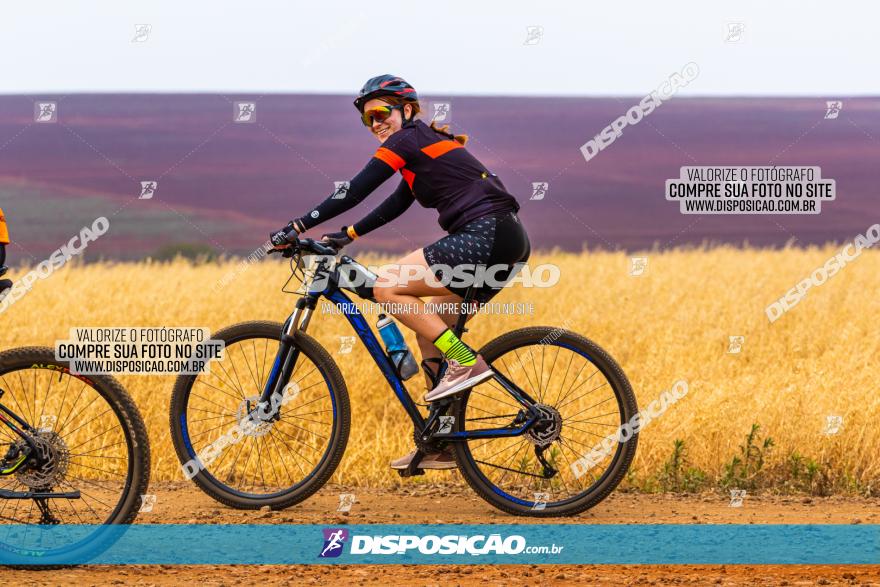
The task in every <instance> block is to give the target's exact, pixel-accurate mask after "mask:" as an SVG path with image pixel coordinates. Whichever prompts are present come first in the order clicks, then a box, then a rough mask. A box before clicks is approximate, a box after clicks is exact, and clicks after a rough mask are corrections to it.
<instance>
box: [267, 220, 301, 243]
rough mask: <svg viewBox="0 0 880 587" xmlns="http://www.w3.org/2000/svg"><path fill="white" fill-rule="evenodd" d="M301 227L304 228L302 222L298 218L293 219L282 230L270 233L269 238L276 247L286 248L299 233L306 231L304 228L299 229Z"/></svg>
mask: <svg viewBox="0 0 880 587" xmlns="http://www.w3.org/2000/svg"><path fill="white" fill-rule="evenodd" d="M299 228H302V224H300V222H299V221H298V220H291V221H290V222H288V223H287V225H286V226H285V227H284V228H282V229H281V230H278V231H276V232H272V233H269V240H270V241H271V242H272V244H273V245H274V246H275V248H276V249H277V248H286V247H287V246H288V245H289V244H290V243H291V242H292V241H293V240H294V239H295V238H296V237H297V235H299V233H301V232H304V230H298V229H299Z"/></svg>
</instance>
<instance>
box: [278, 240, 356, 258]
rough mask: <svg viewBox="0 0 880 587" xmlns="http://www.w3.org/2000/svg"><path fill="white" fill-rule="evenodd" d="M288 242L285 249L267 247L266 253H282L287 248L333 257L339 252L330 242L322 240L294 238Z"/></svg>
mask: <svg viewBox="0 0 880 587" xmlns="http://www.w3.org/2000/svg"><path fill="white" fill-rule="evenodd" d="M288 242H289V243H290V246H289V247H287V249H269V253H268V254H270V255H271V254H272V253H283V252H284V251H286V250H288V249H293V250H294V252H309V253H314V254H316V255H331V256H334V257H335V256H336V254H337V253H338V252H339V250H337V249H336V248H335V247H334V246H333V245H332V244H330V243H325V242H324V241H316V240H315V239H312V238H303V239H300V238H294V239H293V240H291V241H288Z"/></svg>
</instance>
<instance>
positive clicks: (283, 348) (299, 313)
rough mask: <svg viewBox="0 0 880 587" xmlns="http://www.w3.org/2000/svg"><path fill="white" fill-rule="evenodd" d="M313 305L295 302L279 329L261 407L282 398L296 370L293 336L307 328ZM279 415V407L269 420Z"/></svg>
mask: <svg viewBox="0 0 880 587" xmlns="http://www.w3.org/2000/svg"><path fill="white" fill-rule="evenodd" d="M313 305H314V304H313V303H312V304H310V303H309V302H308V300H307V299H306V298H305V297H302V298H300V299H299V300H297V302H296V308H295V309H294V311H293V314H291V315H290V317H288V318H287V320H286V321H285V322H284V326H283V327H282V328H281V342H280V343H279V345H278V352H277V353H276V354H275V361H274V362H273V363H272V370H271V371H270V373H269V379H268V380H267V381H266V387H265V388H264V389H263V392H262V394H261V395H260V403H261V404H262V405H271V400H272V398H273V397H279V398H280V397H284V382H285V381H288V380H289V379H290V376H291V375H292V374H293V371H294V369H295V368H296V361H297V359H299V348H297V347H296V346H294V344H293V342H294V335H295V333H296V331H297V330H302V331H305V330H306V328H308V325H309V322H310V321H311V318H312V311H313V309H314V308H313V307H312V306H313ZM249 407H250V406H249ZM280 414H281V410H280V406H279V409H276V410H273V414H272V418H271V419H273V420H278V419H279V418H280Z"/></svg>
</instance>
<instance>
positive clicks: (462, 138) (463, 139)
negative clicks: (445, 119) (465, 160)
mask: <svg viewBox="0 0 880 587" xmlns="http://www.w3.org/2000/svg"><path fill="white" fill-rule="evenodd" d="M431 130H433V131H434V132H439V133H440V134H441V135H445V136H447V137H449V138H450V139H452V140H453V141H455V142H457V143H459V144H461V146H464V145H465V143H467V142H468V136H467V135H456V134H452V133H451V132H450V131H449V125H448V124H444V125H443V126H437V122H436V121H433V120H432V121H431Z"/></svg>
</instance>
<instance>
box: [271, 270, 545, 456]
mask: <svg viewBox="0 0 880 587" xmlns="http://www.w3.org/2000/svg"><path fill="white" fill-rule="evenodd" d="M328 263H329V261H328V260H327V259H322V260H319V261H318V262H317V268H316V271H315V275H314V277H313V278H312V280H310V281H309V283H308V284H306V283H304V284H303V285H304V287H305V289H306V291H307V293H306V294H305V295H303V296H302V297H301V298H299V299H298V300H297V303H296V308H295V310H294V311H293V313H292V314H291V315H290V317H288V319H287V321H285V323H284V327H283V329H282V335H281V343H280V345H279V348H278V352H277V354H276V356H275V361H274V363H273V365H272V370H271V372H270V374H269V379H268V381H267V382H266V387H265V388H264V390H263V393H262V395H261V397H260V401H261V402H270V398H271V397H272V396H273V394H276V395H277V396H278V397H281V396H282V395H283V388H284V383H283V382H286V381H288V380H289V379H290V376H291V374H292V373H293V371H294V368H295V366H296V361H297V358H298V357H299V350H298V349H297V348H296V346H295V336H294V335H295V333H296V331H297V330H302V331H305V329H306V328H307V327H308V324H309V322H310V320H311V317H312V314H313V312H314V310H315V308H316V307H317V304H318V302H319V300H320V299H321V297H325V298H327V299H328V300H330V301H331V302H333V303H334V304H336V306H337V307H338V308H339V309H340V311H341V312H342V314H343V315H344V316H345V317H346V319H347V320H348V322H349V324H351V327H352V328H353V329H354V331H355V333H356V334H357V336H358V338H360V340H361V342H363V343H364V346H365V347H366V348H367V351H368V352H369V353H370V356H371V357H372V358H373V361H374V362H375V363H376V365H377V366H378V367H379V370H380V371H381V372H382V374H383V375H384V376H385V379H386V381H388V385H389V386H390V387H391V390H392V391H393V392H394V395H395V396H396V397H397V399H398V401H399V402H400V404H401V405H402V406H403V409H404V410H405V411H406V413H407V415H408V416H409V417H410V419H411V420H412V422H413V425H414V426H415V428H416V430H417V431H419V432H420V433H421V434H423V435H424V434H428V437H426V438H425V440H428V439H430V440H446V441H453V442H454V441H459V442H460V441H465V440H468V439H472V438H502V437H510V436H520V435H522V434H525V432H526V431H527V430H528V429H529V428H530V427H531V426H532V425H533V424H534V423H535V422H536V421H537V420H538V418H539V417H540V413H539V412H538V410H537V409H536V408H535V407H534V405H535V404H536V403H537V402H536V401H535V400H534V399H532V398H531V397H530V396H529V395H528V394H527V393H526V392H525V391H523V390H522V389H520V388H519V387H518V386H517V385H516V384H514V383H513V382H511V381H510V380H508V379H507V378H506V377H504V376H503V375H501V374H500V373H498V372H496V374H495V379H496V380H497V381H498V383H499V384H500V385H501V386H502V387H503V388H504V389H505V390H506V391H507V392H508V393H509V394H510V395H511V396H512V397H513V398H514V399H515V400H516V401H517V402H518V403H519V404H520V405H522V406H523V408H524V409H525V410H527V418H526V419H525V421H524V422H523V423H522V425H520V426H519V427H517V428H510V427H507V428H492V429H484V430H471V431H466V430H463V431H456V432H448V433H443V434H440V433H434V434H430V433H429V431H430V430H431V428H432V426H434V424H436V423H437V422H438V421H439V417H440V416H441V415H443V413H444V412H445V411H446V408H447V407H448V406H449V404H450V403H451V400H450V401H446V402H443V401H441V402H436V404H437V405H435V404H431V407H430V409H429V415H428V418H427V419H425V418H424V417H423V416H422V413H421V412H420V411H419V408H418V406H417V405H416V403H415V402H414V401H413V399H412V397H411V396H410V394H409V392H408V391H407V389H406V387H405V386H404V384H403V381H402V380H401V379H400V376H399V375H398V373H397V369H396V368H395V367H394V364H393V363H392V362H391V359H390V358H389V357H388V356H387V355H386V354H385V350H384V349H383V348H382V345H381V343H380V342H379V340H378V339H377V338H376V335H375V334H374V333H373V331H372V329H371V328H370V326H369V324H368V323H367V320H366V319H365V318H364V316H363V314H361V313H360V311H359V310H358V309H357V307H356V305H355V304H354V303H353V302H352V301H351V299H350V298H349V297H348V296H347V295H345V293H344V292H343V291H342V289H341V288H340V285H339V268H340V267H342V266H345V265H356V266H358V267H360V268H363V266H361V265H359V264H358V263H357V262H356V261H354V259H351V258H350V257H347V256H343V257H342V258H341V262H340V263H339V264H337V266H336V267H335V268H334V269H333V270H332V272H331V271H330V269H329V268H328V267H327V265H328ZM318 278H321V281H322V282H323V281H324V280H326V283H327V286H326V288H323V289H318V290H314V291H312V290H311V287H310V286H311V284H312V283H313V282H314V281H315V280H317V279H318ZM352 291H355V293H357V294H358V295H360V296H361V297H364V298H365V299H372V288H368V289H361V290H357V291H356V290H352ZM469 297H470V292H468V296H466V297H465V305H466V304H467V303H468V302H470V301H471V300H470V299H468V298H469ZM463 326H464V315H462V316H460V317H459V320H458V323H457V324H456V327H455V331H456V333H457V334H458V335H461V333H462V331H463ZM264 405H269V404H268V403H266V404H264ZM275 417H277V414H275Z"/></svg>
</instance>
